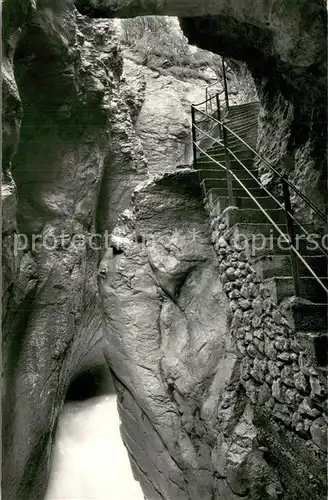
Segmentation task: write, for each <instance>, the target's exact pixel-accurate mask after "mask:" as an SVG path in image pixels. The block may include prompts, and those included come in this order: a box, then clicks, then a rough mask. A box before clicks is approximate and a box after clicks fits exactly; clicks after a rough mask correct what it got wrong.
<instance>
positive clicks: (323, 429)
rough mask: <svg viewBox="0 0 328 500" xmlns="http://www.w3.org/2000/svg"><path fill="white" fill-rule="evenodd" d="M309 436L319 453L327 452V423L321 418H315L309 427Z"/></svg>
mask: <svg viewBox="0 0 328 500" xmlns="http://www.w3.org/2000/svg"><path fill="white" fill-rule="evenodd" d="M310 434H311V437H312V439H313V442H314V443H315V444H316V445H317V446H318V447H319V448H320V450H321V451H323V452H324V453H326V451H327V423H326V422H325V421H324V419H323V418H317V420H315V421H314V422H313V424H312V425H311V427H310Z"/></svg>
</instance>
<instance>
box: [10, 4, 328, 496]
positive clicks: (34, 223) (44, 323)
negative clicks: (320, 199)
mask: <svg viewBox="0 0 328 500" xmlns="http://www.w3.org/2000/svg"><path fill="white" fill-rule="evenodd" d="M97 3H98V6H99V2H98V1H97V0H91V4H92V5H93V6H94V7H97ZM123 3H124V5H125V6H126V10H125V11H124V10H123V11H122V10H118V11H117V12H116V14H119V15H120V16H124V15H125V14H127V15H128V14H129V12H130V13H131V11H130V10H129V9H130V4H131V5H133V2H123ZM82 4H83V8H84V10H87V12H88V13H93V14H94V15H95V16H97V11H96V10H93V11H91V10H88V2H87V1H84V2H83V1H82V0H80V2H79V5H80V7H81V5H82ZM106 4H107V6H108V5H111V4H112V2H111V1H110V0H107V1H106V2H103V3H102V5H103V6H104V5H106ZM228 4H229V7H230V10H229V12H227V11H226V10H225V8H226V7H225V5H228ZM138 5H139V6H140V5H143V3H141V2H139V3H138ZM147 5H148V8H150V7H149V6H151V4H150V3H147ZM288 5H289V6H290V9H291V10H290V13H289V12H287V13H286V12H285V11H283V10H281V9H282V8H283V7H282V5H281V2H275V3H274V4H272V2H270V3H269V2H262V3H258V2H256V5H255V7H254V5H253V3H252V5H251V4H249V2H248V1H247V0H245V1H244V2H242V3H241V2H240V1H239V0H238V1H237V0H231V1H230V2H228V3H227V2H225V3H223V2H219V1H217V2H204V3H203V4H202V9H203V10H202V11H201V12H200V11H199V2H194V1H192V0H190V3H189V4H188V2H185V3H183V2H173V3H172V2H171V1H168V2H166V8H167V9H171V8H172V11H169V10H168V11H167V13H168V14H169V13H171V14H174V15H179V16H181V17H182V18H185V17H186V16H187V15H188V16H192V15H198V16H199V15H200V14H206V13H211V14H213V15H215V16H216V17H215V18H214V20H213V19H211V18H206V19H205V20H204V19H203V20H202V19H200V18H193V19H185V21H184V22H183V26H184V30H185V32H186V33H187V34H188V33H189V36H190V38H191V40H192V41H196V42H197V43H198V44H199V45H202V46H203V47H204V48H207V49H212V50H214V49H215V50H216V51H217V52H221V53H225V54H226V55H230V56H233V57H236V58H239V59H246V60H247V62H248V64H249V67H250V68H251V70H252V72H253V75H254V76H255V77H256V78H257V82H258V85H259V90H260V95H261V100H262V111H261V113H262V117H261V118H260V122H261V120H262V122H261V123H262V125H261V123H260V129H261V134H260V137H261V136H262V140H260V143H259V144H260V146H261V147H262V146H263V151H265V150H266V149H267V150H268V148H269V141H268V137H269V136H271V133H272V126H270V123H271V125H272V124H273V123H274V124H275V125H274V128H275V129H277V128H278V127H277V125H278V124H279V123H280V124H281V123H282V120H284V124H285V128H284V129H283V130H284V133H283V134H281V136H278V131H276V137H277V144H276V145H275V148H274V149H272V151H271V150H270V151H271V152H272V157H275V155H276V157H277V158H278V159H279V158H280V157H281V156H283V154H284V151H285V150H288V151H290V149H291V150H292V151H296V153H297V152H298V153H299V155H300V158H301V159H302V161H303V162H305V163H304V164H306V168H307V169H308V170H306V169H303V167H301V165H302V164H301V163H298V164H297V166H296V170H295V172H297V169H299V170H298V171H299V172H300V173H301V174H300V176H301V178H302V179H303V181H304V183H305V179H306V177H307V173H306V172H309V175H310V174H311V182H312V180H313V185H312V187H311V189H313V196H315V193H316V192H317V191H318V189H317V188H316V186H314V182H315V180H316V179H317V180H318V179H319V178H320V179H321V177H320V175H321V173H322V170H321V168H322V163H320V162H321V161H322V149H321V144H322V142H320V141H322V139H323V135H320V134H321V132H320V133H319V132H318V127H317V123H318V120H319V118H320V119H321V118H324V115H323V107H322V103H323V100H322V91H321V90H322V85H323V77H322V74H323V71H324V69H322V68H323V66H324V65H322V64H321V63H322V61H323V59H322V57H323V56H322V50H321V48H322V47H321V42H318V40H319V34H320V33H321V34H322V22H321V21H322V10H320V5H321V4H320V5H319V3H318V4H317V3H316V2H311V4H310V3H305V2H303V1H302V2H300V5H298V7H297V9H296V10H297V12H300V14H297V15H296V14H295V6H294V2H290V3H288ZM115 6H116V7H117V8H118V9H119V7H120V2H115ZM210 6H212V7H210ZM251 7H252V8H251ZM299 7H300V8H299ZM210 8H213V9H214V10H209V9H210ZM152 9H154V10H151V12H149V11H146V12H144V11H143V12H142V13H157V12H159V11H158V6H157V3H156V2H154V3H153V5H152ZM196 9H198V10H197V13H196ZM139 13H141V12H139ZM98 14H99V11H98ZM100 14H101V15H104V14H106V15H113V12H112V11H110V10H108V9H107V10H106V12H105V11H104V10H102V11H101V12H100ZM114 14H115V12H114ZM133 14H134V15H136V14H138V10H136V9H134V10H133ZM312 14H313V16H312ZM317 14H318V15H317ZM3 21H4V30H3V38H4V46H3V51H4V57H3V116H4V119H3V129H4V130H3V184H2V198H3V204H2V211H3V228H2V229H3V277H2V279H3V291H4V293H3V331H4V337H3V352H4V388H3V401H4V412H3V434H4V440H3V446H4V453H3V457H4V458H3V497H4V499H5V500H35V499H37V500H42V498H44V494H45V491H46V486H47V480H48V474H49V468H50V463H51V455H52V448H53V443H54V439H55V435H56V427H57V422H58V416H59V414H60V412H61V409H62V405H63V401H64V398H65V394H66V391H67V389H68V387H69V385H70V383H71V381H72V380H74V379H76V376H77V375H79V374H81V373H84V372H86V371H87V370H88V369H90V368H95V367H99V366H100V367H105V368H107V369H108V368H109V369H110V370H111V371H112V373H113V378H114V382H115V386H116V391H117V395H118V405H119V411H120V415H121V419H122V437H123V440H124V443H125V445H126V446H127V448H128V451H129V455H130V459H131V464H132V467H133V471H134V474H135V477H136V478H137V479H138V480H139V481H140V483H141V485H142V488H143V491H144V494H145V498H147V500H199V499H204V500H213V499H224V500H237V499H238V498H244V499H245V500H278V499H283V500H296V499H297V500H299V499H301V500H303V499H304V500H305V499H306V500H308V499H311V500H312V499H313V500H321V499H322V498H324V497H323V494H324V493H323V492H324V491H325V484H324V476H325V472H324V465H323V464H324V458H323V455H324V451H325V447H326V441H325V436H326V434H325V430H326V423H327V403H326V401H325V399H324V393H325V392H326V390H325V386H324V382H325V381H324V380H323V378H322V376H321V375H322V374H320V373H318V372H317V371H316V370H315V369H314V368H313V366H312V365H311V363H310V362H311V355H310V354H309V352H308V350H307V347H306V346H304V345H299V344H297V345H292V344H291V343H290V342H289V340H290V339H289V337H290V335H291V334H292V333H293V331H292V327H291V326H290V325H289V323H288V319H287V318H286V317H283V316H282V315H281V314H280V315H279V311H277V310H276V308H275V307H274V306H273V304H272V301H271V300H270V298H269V297H268V291H265V290H264V289H263V287H261V284H260V282H259V281H258V280H257V278H256V276H254V274H253V273H252V272H251V270H249V271H250V272H249V274H250V275H251V282H252V283H251V282H250V284H249V285H247V286H245V287H244V288H243V287H242V286H240V287H239V285H240V279H241V278H240V276H242V275H243V273H244V272H245V269H247V265H248V264H247V259H244V258H241V256H237V255H234V249H233V248H229V247H230V243H229V241H225V243H223V241H222V240H220V238H221V237H223V240H226V234H225V230H226V227H225V226H224V221H218V220H214V221H213V222H212V227H211V226H210V219H211V217H212V216H213V214H212V213H208V212H207V211H206V210H205V208H204V207H203V200H202V199H201V191H200V189H199V185H198V177H197V175H196V174H195V172H193V171H191V170H190V169H184V170H182V169H180V170H177V171H175V172H174V173H173V172H170V173H165V174H163V173H162V172H163V171H165V170H166V169H167V170H169V169H172V170H176V166H177V163H180V161H181V158H183V161H184V162H185V160H186V157H188V158H189V156H188V155H190V152H189V153H188V146H187V143H188V137H187V134H188V127H189V123H188V114H187V109H188V106H189V104H190V101H191V100H194V99H195V98H196V96H198V90H196V88H195V86H194V82H191V83H190V82H189V83H188V82H177V81H174V79H172V80H171V78H170V77H162V76H160V77H158V78H156V76H155V75H154V74H153V72H151V71H150V70H145V69H143V70H142V71H141V69H140V68H138V67H136V65H134V64H133V63H131V62H130V63H129V62H126V63H124V61H123V57H122V54H121V52H120V49H119V46H118V41H117V39H116V36H115V32H114V28H113V26H112V24H111V22H109V21H105V20H98V21H94V20H90V19H89V18H84V17H82V16H81V15H80V14H79V13H78V12H77V11H76V10H75V9H74V5H73V2H72V1H70V0H67V1H66V0H60V1H59V0H57V1H55V0H39V1H38V2H34V1H32V0H31V1H25V0H24V1H23V0H4V2H3ZM202 23H203V24H202ZM211 23H212V24H211ZM213 23H214V24H213ZM268 23H269V24H268ZM302 23H305V25H306V26H305V28H306V29H305V28H304V26H303V24H302ZM218 26H219V27H220V29H219V30H218ZM191 28H195V29H194V31H193V33H194V34H192V33H191ZM303 28H304V29H305V32H306V36H305V40H304V41H303V39H300V38H299V33H302V36H303V33H304V29H303ZM202 30H203V31H202ZM211 30H212V31H211ZM213 30H215V34H214V31H213ZM202 33H203V34H202ZM211 33H212V35H213V36H212V35H211ZM218 33H220V35H218ZM214 35H215V36H214ZM278 35H279V36H278ZM287 35H288V36H287ZM193 37H194V38H193ZM279 37H280V38H279ZM309 40H313V43H309ZM286 41H288V44H286V43H285V42H286ZM232 47H234V49H232ZM232 50H233V53H232ZM246 54H251V55H252V57H251V60H248V59H247V57H246ZM302 54H303V55H302ZM255 60H257V61H258V63H257V65H255V66H254V65H253V66H252V61H253V63H254V61H255ZM270 65H272V71H270V72H269V73H268V74H269V76H270V78H268V79H267V81H265V79H264V76H263V75H265V74H267V70H268V66H270ZM274 72H275V75H276V76H274V74H273V73H274ZM122 74H123V79H121V77H122ZM309 75H311V78H314V80H311V82H313V81H315V83H313V84H312V85H310V84H309V81H310V80H309V78H310V77H309ZM169 81H171V83H170V84H169ZM292 82H293V85H292ZM199 92H200V90H199ZM201 92H203V91H201ZM155 95H158V96H161V97H160V99H161V102H162V108H160V109H159V111H160V113H161V120H160V123H159V122H154V120H153V117H154V115H153V109H152V107H153V103H154V96H155ZM305 96H306V98H305ZM276 97H277V99H276ZM164 98H165V100H164ZM197 99H198V97H197ZM168 101H169V102H168ZM274 106H276V108H275V107H274ZM172 107H174V111H175V114H174V113H172V111H173V110H172ZM312 107H313V109H314V111H313V113H312V111H311V113H310V108H311V110H312ZM176 110H179V116H177V111H176ZM171 113H172V115H171ZM295 117H296V118H295ZM164 118H165V120H164ZM176 120H177V121H176ZM270 120H272V121H270ZM296 120H301V122H302V123H303V120H304V123H305V125H304V127H303V128H302V131H301V132H302V133H301V134H300V135H299V136H298V132H297V127H296V124H297V121H296ZM162 123H163V128H162V129H161V125H162ZM173 125H175V128H174V127H172V126H173ZM151 126H153V129H154V131H155V130H156V133H154V134H151V133H150V132H151ZM168 131H169V134H170V133H171V132H173V133H172V134H171V135H167V132H168ZM285 138H287V140H286V141H285ZM284 141H285V142H284ZM297 141H298V142H297ZM291 144H294V146H291ZM270 148H271V143H270ZM154 149H156V150H157V151H156V154H155V152H154ZM144 151H145V152H146V153H147V154H146V155H145V153H144ZM313 151H314V152H315V155H314V154H313ZM300 152H301V153H300ZM310 160H311V161H312V163H311V162H310ZM148 162H149V169H150V171H151V173H152V174H154V173H156V172H161V174H157V175H152V176H150V177H149V176H147V163H148ZM318 172H319V174H318ZM302 175H303V177H302ZM318 175H319V177H318ZM318 182H319V181H318ZM321 192H322V190H321ZM95 232H96V233H99V236H97V238H95V239H94V238H93V239H92V240H91V239H90V237H91V235H93V234H94V233H95ZM19 234H20V236H18V235H19ZM217 238H219V239H217ZM219 242H220V243H219ZM221 244H222V247H221ZM226 247H228V250H227V248H226ZM222 248H225V251H224V250H222ZM236 271H238V272H237V274H236ZM227 280H228V281H227ZM227 285H228V286H227ZM252 285H254V286H255V288H254V287H253V288H252ZM256 287H258V289H257V288H256ZM257 291H258V292H259V293H256V292H257ZM260 292H261V293H260ZM238 293H239V294H241V295H242V297H241V296H240V295H238ZM254 294H255V296H253V295H254ZM262 295H263V296H262ZM262 299H263V300H262ZM263 318H264V319H263ZM250 325H251V326H250ZM272 329H274V331H275V332H276V334H277V338H275V339H273V338H271V337H270V334H271V330H272ZM100 371H102V373H106V370H100ZM104 376H105V375H104ZM36 410H37V411H36Z"/></svg>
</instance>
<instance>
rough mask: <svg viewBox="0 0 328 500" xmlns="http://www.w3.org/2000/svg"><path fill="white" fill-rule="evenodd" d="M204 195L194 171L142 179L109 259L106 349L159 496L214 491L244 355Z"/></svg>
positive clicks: (104, 286)
mask: <svg viewBox="0 0 328 500" xmlns="http://www.w3.org/2000/svg"><path fill="white" fill-rule="evenodd" d="M199 195H200V193H199V190H198V185H197V176H196V175H195V173H193V172H190V173H188V172H186V173H184V174H183V173H180V174H175V175H173V174H172V175H166V176H164V177H163V178H161V179H159V180H155V181H154V182H148V183H146V184H145V185H144V186H141V187H139V188H138V189H137V191H136V193H135V196H134V203H133V209H134V212H133V213H130V214H128V213H126V214H125V220H124V219H122V220H121V223H120V225H119V226H118V227H117V228H116V229H115V230H114V233H113V239H112V241H113V245H116V246H118V245H119V246H120V250H121V253H118V254H116V255H115V254H114V255H113V254H112V253H108V254H107V255H105V256H104V258H103V261H102V263H101V264H100V273H101V275H100V277H99V280H100V293H101V297H102V301H103V309H104V315H105V337H106V346H107V348H106V354H105V356H106V359H107V360H108V362H109V363H110V366H111V369H112V371H113V374H114V382H115V385H116V390H117V394H118V401H119V411H120V415H121V418H122V436H123V439H124V442H125V444H126V446H127V448H128V450H129V453H130V458H131V461H132V465H133V469H134V473H135V476H136V478H137V479H139V480H140V482H141V484H142V487H143V490H144V492H145V495H146V497H147V498H149V499H157V498H158V499H166V500H172V499H185V500H187V499H189V498H193V499H196V498H200V497H202V498H206V499H210V498H212V495H213V488H214V482H213V465H212V462H211V459H210V454H211V448H212V445H211V440H210V437H209V435H210V433H213V432H214V429H213V428H212V425H211V424H214V422H215V421H216V411H217V406H218V402H219V399H220V395H221V394H222V393H223V392H224V389H225V386H226V385H227V383H228V381H229V379H230V377H231V373H232V368H233V366H234V364H235V357H234V355H233V354H232V353H231V352H230V350H229V346H230V339H229V335H228V333H227V316H226V314H227V305H226V299H225V297H224V294H223V291H222V285H221V283H220V281H219V279H218V271H217V266H216V262H215V259H214V258H213V257H214V255H213V253H212V247H211V242H210V234H209V226H208V221H207V217H206V214H205V212H204V211H203V208H202V201H201V197H200V196H199ZM181 214H183V217H181ZM136 233H137V234H138V235H139V242H138V238H137V237H136ZM214 435H215V434H214Z"/></svg>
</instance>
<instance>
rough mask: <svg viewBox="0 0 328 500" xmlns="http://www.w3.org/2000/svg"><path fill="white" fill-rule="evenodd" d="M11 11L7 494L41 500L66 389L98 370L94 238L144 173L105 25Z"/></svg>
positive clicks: (64, 11)
mask: <svg viewBox="0 0 328 500" xmlns="http://www.w3.org/2000/svg"><path fill="white" fill-rule="evenodd" d="M12 4H13V2H6V3H5V4H4V20H5V21H7V24H6V30H5V35H6V44H5V47H4V49H5V55H6V56H7V57H6V58H5V59H4V65H5V68H4V88H3V90H4V131H5V134H4V152H5V155H4V184H3V186H2V190H3V195H4V203H3V215H4V225H3V234H4V238H3V248H4V252H3V266H4V269H5V272H4V273H3V281H4V283H3V286H4V295H3V306H4V307H3V314H4V316H3V331H4V344H3V346H4V361H5V368H4V370H5V387H4V408H5V411H4V418H3V423H4V463H3V476H4V477H5V482H4V490H3V494H4V497H5V498H6V499H8V500H11V499H12V500H13V499H15V500H27V499H29V498H30V499H35V498H41V497H42V495H43V494H44V491H45V488H46V481H47V475H48V471H49V464H50V457H51V451H52V445H53V441H54V436H55V431H56V425H57V420H58V415H59V412H60V411H61V407H62V403H63V400H64V397H65V393H66V390H67V387H68V385H69V382H70V380H71V379H72V378H73V377H74V376H75V375H76V374H77V373H78V372H80V371H84V370H86V369H88V367H90V366H95V365H98V364H103V363H104V362H105V361H104V357H103V353H102V348H101V342H102V323H101V312H100V300H99V294H98V287H97V280H96V275H97V266H98V259H99V257H100V256H101V250H100V249H101V248H102V247H101V246H99V241H98V242H97V238H96V237H95V233H96V231H98V232H99V231H103V228H104V227H105V228H106V230H110V227H111V226H114V225H115V220H116V212H117V211H120V210H121V209H124V208H125V206H126V205H127V204H128V202H129V199H130V193H131V191H132V190H133V188H134V185H135V184H136V183H137V182H138V180H140V179H142V178H143V175H144V173H145V171H146V170H145V169H146V161H145V158H144V155H143V153H142V150H141V146H140V141H139V139H138V137H137V135H136V133H135V131H134V129H133V126H132V120H131V117H130V112H129V108H128V106H127V104H126V103H125V102H124V100H123V95H122V94H121V92H120V89H119V85H118V83H119V76H120V74H121V71H122V64H123V60H122V56H121V54H120V52H119V51H118V49H117V40H116V39H115V36H114V31H113V30H112V28H111V24H110V23H108V22H105V23H102V22H99V23H94V22H90V21H88V20H83V19H82V17H81V16H79V15H78V14H77V12H76V11H75V10H74V7H73V4H72V3H69V2H68V3H61V4H58V3H56V2H55V3H54V5H51V4H49V2H39V3H38V7H37V8H36V6H35V4H34V3H31V4H30V5H29V8H27V6H26V12H24V11H23V10H20V8H21V6H20V5H16V8H17V9H18V11H15V10H12V9H15V6H13V5H12ZM24 6H25V3H24ZM50 7H52V8H50ZM20 15H21V19H20ZM9 19H12V20H15V21H16V20H17V26H15V23H14V22H9ZM21 20H24V23H25V25H23V24H22V22H21ZM10 30H12V31H10ZM97 48H98V49H97ZM98 51H101V57H100V58H99V57H98V56H97V52H98ZM45 61H46V63H45ZM13 67H14V69H15V76H16V81H15V79H14V76H13V73H14V71H13ZM16 82H17V83H16ZM21 101H22V103H23V106H24V117H23V120H22V123H21V128H20V120H21V117H22V112H21ZM19 128H20V141H19V142H18V139H19ZM15 152H16V155H15V156H13V155H14V153H15ZM10 167H11V169H12V177H11V172H10ZM118 173H119V174H120V175H119V177H118ZM16 190H17V193H18V198H17V199H16ZM99 193H101V195H100V194H99ZM16 208H17V212H16ZM98 240H99V238H98ZM36 409H38V413H37V417H36Z"/></svg>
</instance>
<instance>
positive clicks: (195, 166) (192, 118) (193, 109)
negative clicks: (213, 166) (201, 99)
mask: <svg viewBox="0 0 328 500" xmlns="http://www.w3.org/2000/svg"><path fill="white" fill-rule="evenodd" d="M191 121H192V125H191V130H192V146H193V154H194V168H197V147H196V141H197V132H196V128H195V124H196V113H195V107H194V105H193V104H192V105H191Z"/></svg>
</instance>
